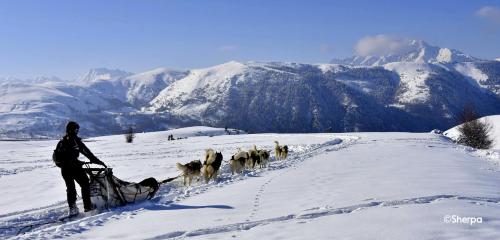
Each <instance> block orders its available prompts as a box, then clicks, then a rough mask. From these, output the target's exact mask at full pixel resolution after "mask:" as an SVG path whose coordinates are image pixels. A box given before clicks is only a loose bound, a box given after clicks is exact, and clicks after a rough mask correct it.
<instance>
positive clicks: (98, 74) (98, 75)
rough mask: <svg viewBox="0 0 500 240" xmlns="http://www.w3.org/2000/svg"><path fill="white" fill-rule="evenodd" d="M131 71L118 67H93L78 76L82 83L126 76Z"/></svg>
mask: <svg viewBox="0 0 500 240" xmlns="http://www.w3.org/2000/svg"><path fill="white" fill-rule="evenodd" d="M130 75H132V73H130V72H127V71H123V70H120V69H108V68H93V69H90V70H89V71H88V72H87V73H86V74H85V75H83V76H82V77H81V78H80V81H81V82H83V83H93V82H96V81H103V80H104V81H106V80H116V79H120V78H124V77H128V76H130Z"/></svg>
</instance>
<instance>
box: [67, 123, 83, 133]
mask: <svg viewBox="0 0 500 240" xmlns="http://www.w3.org/2000/svg"><path fill="white" fill-rule="evenodd" d="M77 129H80V125H78V123H76V122H73V121H70V122H68V124H66V133H75V130H77Z"/></svg>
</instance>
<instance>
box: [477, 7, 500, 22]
mask: <svg viewBox="0 0 500 240" xmlns="http://www.w3.org/2000/svg"><path fill="white" fill-rule="evenodd" d="M476 15H477V16H479V17H481V18H485V19H488V20H490V21H492V22H494V23H498V24H500V8H497V7H492V6H484V7H482V8H480V9H479V10H477V11H476Z"/></svg>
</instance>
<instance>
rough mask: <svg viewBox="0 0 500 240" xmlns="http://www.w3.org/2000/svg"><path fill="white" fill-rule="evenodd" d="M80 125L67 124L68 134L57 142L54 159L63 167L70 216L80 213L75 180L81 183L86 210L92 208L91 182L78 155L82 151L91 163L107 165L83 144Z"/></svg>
mask: <svg viewBox="0 0 500 240" xmlns="http://www.w3.org/2000/svg"><path fill="white" fill-rule="evenodd" d="M79 129H80V126H79V125H78V123H76V122H68V124H67V125H66V135H65V136H64V137H63V138H62V139H61V140H60V141H59V143H57V147H56V149H55V150H54V154H53V156H52V159H53V160H54V163H55V164H56V166H58V167H60V168H61V175H62V177H63V179H64V182H65V183H66V194H67V201H68V206H69V213H68V215H69V216H73V215H78V212H79V210H78V207H77V206H76V189H75V181H76V182H77V183H78V184H79V185H80V188H81V190H82V198H83V208H84V211H85V212H88V211H91V210H92V203H91V201H90V182H89V178H88V176H87V174H86V173H85V171H84V170H83V168H82V167H83V164H84V163H83V162H82V161H80V160H78V156H79V155H80V153H82V154H83V155H84V156H85V157H87V158H88V159H89V160H90V162H91V163H94V164H99V165H102V166H104V167H106V165H105V164H104V163H103V162H102V161H101V160H99V159H98V158H97V157H96V156H94V154H92V152H91V151H90V150H89V149H88V148H87V146H85V144H83V142H82V139H81V138H79V137H78V131H79Z"/></svg>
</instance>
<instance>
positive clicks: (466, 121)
mask: <svg viewBox="0 0 500 240" xmlns="http://www.w3.org/2000/svg"><path fill="white" fill-rule="evenodd" d="M460 121H461V123H462V125H460V126H459V127H458V132H459V134H460V135H459V137H458V140H457V142H458V143H459V144H463V145H467V146H470V147H473V148H477V149H489V148H491V145H492V144H493V141H492V140H491V138H490V132H491V129H492V126H491V124H490V123H489V122H488V121H486V119H485V120H484V121H481V120H479V119H478V116H477V115H476V111H475V110H474V108H473V107H472V106H466V107H465V108H464V111H463V113H462V115H461V116H460Z"/></svg>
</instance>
